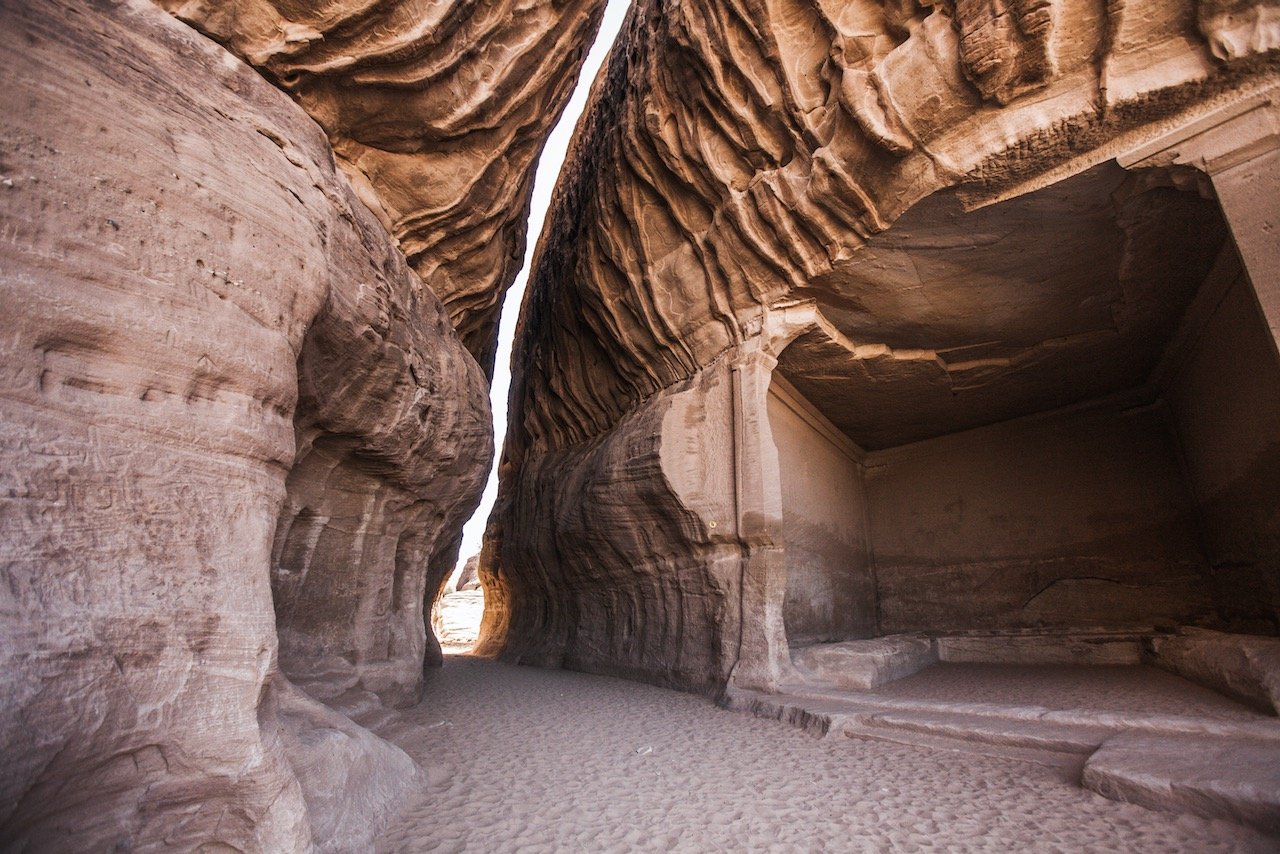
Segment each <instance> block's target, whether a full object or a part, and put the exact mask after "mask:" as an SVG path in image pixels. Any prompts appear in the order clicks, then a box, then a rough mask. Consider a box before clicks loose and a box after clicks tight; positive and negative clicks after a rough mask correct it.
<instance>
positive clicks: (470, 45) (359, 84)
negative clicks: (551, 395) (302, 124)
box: [157, 0, 604, 374]
mask: <svg viewBox="0 0 1280 854" xmlns="http://www.w3.org/2000/svg"><path fill="white" fill-rule="evenodd" d="M157 2H159V3H160V5H162V6H164V7H165V8H166V9H169V10H170V11H172V12H173V13H174V14H176V15H177V16H178V17H180V18H182V19H183V20H184V21H187V22H189V23H190V24H191V25H192V26H195V27H196V28H198V29H200V30H201V31H202V32H204V33H206V34H207V35H209V36H210V37H212V38H214V39H216V40H217V41H219V42H221V43H223V44H225V45H226V46H227V47H228V48H229V49H230V50H231V51H233V52H234V53H235V54H236V55H238V56H240V57H242V58H243V59H245V60H246V61H247V62H249V63H250V64H252V65H253V66H255V67H256V68H258V69H260V70H261V71H262V73H263V74H265V75H266V76H267V78H268V79H270V80H272V81H273V82H275V83H276V84H277V85H278V86H280V87H281V88H283V89H284V90H285V91H287V92H289V94H290V95H292V96H293V97H294V98H295V99H296V100H297V101H298V103H299V104H301V105H302V107H303V108H304V109H305V110H306V111H307V112H308V113H309V114H310V115H311V116H312V118H314V119H315V120H316V121H317V122H319V123H320V126H321V127H323V128H324V129H325V132H326V133H327V134H328V135H329V140H330V142H331V143H332V144H333V149H334V152H335V154H336V155H337V158H338V163H339V165H340V166H341V168H342V170H343V171H344V172H345V173H346V174H347V176H348V177H349V178H350V179H351V182H352V184H353V186H354V187H355V188H356V191H357V192H358V193H359V194H360V197H361V198H362V199H363V200H364V201H365V203H366V204H368V205H369V207H370V208H371V209H372V210H373V211H374V212H375V213H376V214H377V215H378V218H379V219H380V220H381V221H382V223H383V225H384V226H386V228H387V231H389V232H390V233H391V234H392V235H393V236H394V237H395V239H396V240H397V241H398V243H399V245H400V248H401V249H402V250H403V251H404V254H405V255H406V256H407V257H408V259H409V263H410V265H411V266H412V267H413V268H414V270H416V271H417V272H418V274H419V276H421V278H422V280H423V281H424V282H425V283H426V284H427V286H428V287H430V288H431V290H432V291H433V292H434V293H435V294H436V296H437V297H439V299H440V301H441V302H443V303H444V305H445V308H446V309H447V310H448V313H449V318H450V321H451V322H452V323H453V325H454V328H455V329H457V330H458V334H459V335H461V336H462V340H463V343H464V344H465V345H466V347H467V349H469V350H470V351H471V353H472V355H474V356H475V357H476V360H477V361H479V363H480V365H481V366H482V367H483V368H484V370H485V372H486V374H488V373H491V372H492V369H493V357H494V348H495V347H496V344H497V324H498V311H499V309H500V307H501V305H502V297H503V295H504V294H505V293H506V290H507V288H508V287H509V286H510V285H511V282H512V280H513V279H514V278H515V276H516V273H517V272H518V271H519V269H520V265H521V261H522V259H523V257H524V242H525V233H524V231H525V222H526V220H527V219H528V216H529V196H530V193H531V192H532V190H533V172H534V167H535V165H536V163H535V161H536V160H537V157H538V154H539V153H540V152H541V150H542V145H543V142H544V141H545V140H546V137H547V134H548V133H550V131H551V128H552V126H553V125H554V124H555V122H556V120H557V119H558V118H559V116H560V113H561V111H562V110H563V109H564V105H565V102H566V101H567V100H568V98H569V95H570V93H571V92H572V90H573V84H574V80H575V79H576V77H577V73H578V69H579V68H580V67H581V65H582V60H583V58H584V56H585V52H586V50H587V47H588V46H589V45H590V43H591V39H592V38H593V36H594V34H595V30H596V27H597V26H598V25H599V21H600V14H601V12H602V11H603V9H604V3H603V2H601V0H569V2H557V3H550V2H546V0H502V1H501V2H481V0H454V2H449V3H436V2H423V0H378V2H372V3H350V2H346V0H329V2H323V3H314V4H297V3H289V2H285V0H235V2H231V3H224V2H207V0H157Z"/></svg>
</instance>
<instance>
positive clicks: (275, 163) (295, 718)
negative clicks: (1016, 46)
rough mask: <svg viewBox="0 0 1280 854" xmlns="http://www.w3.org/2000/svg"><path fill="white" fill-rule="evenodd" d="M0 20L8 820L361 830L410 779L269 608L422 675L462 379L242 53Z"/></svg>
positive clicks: (343, 663)
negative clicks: (337, 702)
mask: <svg viewBox="0 0 1280 854" xmlns="http://www.w3.org/2000/svg"><path fill="white" fill-rule="evenodd" d="M0 15H2V18H3V23H2V25H0V57H3V63H4V65H5V67H6V69H7V73H6V85H5V87H4V89H3V92H2V93H0V100H2V102H3V103H2V108H3V111H4V113H5V115H6V116H7V117H8V119H7V120H6V122H5V124H4V128H3V132H2V136H0V173H3V179H2V181H0V185H2V186H0V223H2V226H0V231H2V232H3V233H4V234H5V240H4V241H3V246H2V247H0V290H2V292H3V298H2V299H0V301H2V302H3V304H4V306H5V308H6V315H5V318H4V319H3V321H0V326H2V328H3V329H4V335H3V336H0V337H2V338H3V344H2V345H0V346H2V347H3V351H4V358H3V363H4V365H5V368H4V370H3V371H2V372H0V421H2V422H3V430H0V456H2V457H3V460H4V463H5V464H4V466H3V470H4V472H5V475H4V481H5V487H4V490H3V492H0V494H2V495H4V499H3V503H2V504H0V507H2V508H3V509H2V510H0V531H2V532H3V536H2V537H0V542H2V543H3V546H0V554H2V555H3V559H2V560H0V565H2V566H3V572H4V577H5V584H4V589H5V590H6V591H8V592H7V594H6V597H5V598H4V600H3V604H2V605H0V637H3V639H4V643H3V646H2V647H0V649H2V657H3V662H2V663H0V672H2V673H3V690H0V696H3V700H2V701H0V703H2V704H3V714H2V715H0V721H2V722H3V723H2V724H0V749H3V751H4V754H5V756H6V761H5V767H4V771H3V773H0V838H3V839H4V840H5V841H6V842H8V843H11V844H14V845H17V846H18V847H29V848H31V849H33V850H114V849H116V848H130V849H132V848H149V847H162V846H163V847H173V848H180V849H185V848H197V847H202V846H226V847H231V848H235V849H238V850H269V851H291V850H307V849H308V848H309V847H310V846H312V845H313V844H314V845H316V846H318V847H320V848H322V849H326V850H352V849H354V848H359V847H362V846H364V845H367V844H368V841H369V839H370V838H371V836H372V835H374V834H376V833H377V831H378V828H379V827H380V826H381V825H382V824H383V823H384V822H385V820H386V819H387V818H388V817H389V816H390V815H391V814H392V813H393V812H394V811H395V810H396V809H397V808H398V807H399V806H400V804H401V803H402V802H403V799H404V797H405V796H406V794H408V793H409V792H411V791H413V790H414V789H416V788H420V786H421V785H422V772H421V770H420V769H418V768H417V766H416V765H415V764H414V762H413V761H412V760H410V759H409V758H408V757H407V756H406V755H405V754H404V753H403V752H401V751H400V750H399V749H398V748H395V747H392V746H391V745H389V744H387V743H386V742H383V741H381V740H380V739H378V738H376V737H374V736H373V735H372V734H371V733H369V732H367V731H365V730H363V729H362V728H361V727H359V726H357V725H355V724H354V723H352V722H351V721H349V720H347V719H346V718H344V717H343V716H342V715H339V714H337V713H336V712H334V711H333V710H331V709H328V708H326V707H324V706H322V705H320V704H319V703H317V702H315V700H313V699H311V698H309V697H307V696H306V695H304V694H302V693H301V692H300V691H299V690H298V689H297V688H295V687H293V686H292V685H290V684H289V682H288V681H287V680H286V679H285V678H284V677H283V676H282V675H281V674H280V671H279V667H278V665H277V626H279V630H280V635H281V637H283V639H284V642H283V644H281V645H280V649H281V656H280V657H281V658H282V659H284V660H286V662H288V661H292V662H293V663H294V664H293V665H292V666H291V667H290V668H286V669H296V672H297V673H298V675H299V677H300V678H303V679H309V678H312V677H314V678H315V681H312V682H309V683H308V685H307V687H308V688H309V689H311V690H313V691H314V692H315V693H317V694H321V695H324V696H327V695H328V694H333V693H339V692H353V691H354V692H357V694H358V693H359V692H371V694H369V695H368V696H372V694H377V695H379V696H381V697H383V698H384V699H386V700H387V701H389V702H393V703H398V702H405V701H411V700H413V699H414V698H416V696H417V693H418V690H419V688H420V685H421V680H422V667H423V663H424V658H425V659H426V661H427V663H430V662H431V660H432V655H431V654H430V650H429V647H430V645H431V641H430V640H429V636H428V635H427V633H426V629H425V625H424V619H423V613H422V609H423V602H424V599H425V597H426V596H427V595H428V593H427V590H428V588H429V587H431V585H433V584H434V585H437V586H438V583H439V582H440V580H441V579H442V578H443V576H444V574H445V573H446V572H447V570H448V568H450V567H451V566H452V564H453V561H454V559H455V556H456V552H457V538H458V536H459V528H460V525H461V520H462V519H463V518H464V517H465V516H466V515H467V514H468V513H469V512H470V508H471V507H473V506H474V504H475V502H476V501H477V500H478V498H479V490H480V488H481V486H482V484H483V479H484V476H485V472H486V469H487V463H488V460H489V457H490V455H491V453H492V445H491V438H490V435H489V429H490V428H489V423H490V422H489V412H488V402H487V396H486V392H487V389H486V383H485V379H484V375H483V372H482V371H481V369H480V368H479V366H478V365H477V364H476V362H475V361H474V359H473V358H472V357H471V355H470V354H469V353H468V352H467V350H466V349H465V347H464V345H463V342H462V340H461V339H460V337H459V336H458V334H457V333H456V332H455V331H454V329H453V328H452V325H451V324H450V322H449V318H448V314H447V313H446V311H445V309H444V308H443V306H442V305H441V303H440V301H439V300H438V299H437V298H436V296H435V295H434V294H433V293H432V292H431V290H430V289H429V288H428V287H426V286H425V285H424V284H423V283H422V281H421V280H420V279H419V277H418V276H417V275H416V274H415V273H414V272H413V271H412V270H411V269H410V267H409V265H408V264H407V262H406V260H405V258H404V255H403V254H402V253H401V251H400V250H399V249H398V248H397V246H396V245H395V242H394V241H393V240H392V239H391V238H390V237H389V236H388V234H387V233H386V231H385V229H384V228H383V226H382V224H381V223H379V222H378V220H377V218H376V217H375V216H374V215H373V214H371V213H370V212H369V211H368V210H367V209H366V208H365V206H364V204H363V203H362V202H361V201H360V200H359V199H358V198H357V196H356V194H355V193H353V192H352V191H351V189H350V187H349V186H348V184H347V180H346V178H345V177H343V175H342V174H341V173H340V172H339V171H338V170H337V169H336V168H335V164H334V159H333V154H332V150H331V147H330V145H329V142H328V140H327V139H326V138H325V135H324V133H323V132H322V131H321V130H320V128H318V127H317V126H316V125H315V123H314V122H313V121H312V120H311V119H310V118H308V117H307V116H306V114H305V113H304V112H303V111H302V110H301V109H299V108H298V106H297V105H296V104H294V103H293V102H292V101H291V100H290V99H289V98H288V97H286V96H285V95H284V94H282V93H281V92H279V91H278V90H277V89H276V88H274V87H273V86H271V85H270V84H269V83H268V82H267V81H266V80H264V79H263V78H262V77H261V76H260V75H259V74H258V73H257V72H255V71H254V70H253V69H251V68H249V67H248V66H246V65H245V64H243V63H242V62H240V61H239V60H238V59H236V58H235V57H233V56H232V55H230V54H229V53H227V52H226V51H225V50H224V49H223V48H221V47H219V46H217V45H216V44H214V43H213V42H210V41H209V40H207V39H206V38H204V37H203V36H201V35H199V34H197V33H195V32H194V31H193V30H191V29H190V28H189V27H187V26H186V25H184V24H182V23H180V22H178V21H177V20H175V19H174V18H172V17H171V16H169V15H166V14H164V13H163V12H162V11H161V10H159V9H157V8H155V6H153V5H152V4H150V3H141V2H127V3H119V4H105V5H104V4H99V5H96V6H87V5H84V4H81V3H77V2H59V1H58V0H48V2H41V3H37V4H24V3H6V4H4V5H3V7H0ZM454 47H455V49H457V50H460V51H463V50H465V48H464V46H463V45H461V44H457V45H455V46H454ZM273 542H274V549H273ZM273 588H274V590H273ZM334 662H337V664H336V665H335V664H334ZM317 674H319V675H317Z"/></svg>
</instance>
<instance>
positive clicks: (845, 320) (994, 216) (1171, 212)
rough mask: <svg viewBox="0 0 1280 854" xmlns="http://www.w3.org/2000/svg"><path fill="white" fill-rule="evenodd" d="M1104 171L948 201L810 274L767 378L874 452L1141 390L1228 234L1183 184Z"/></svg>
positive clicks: (933, 201) (934, 199) (1207, 204)
mask: <svg viewBox="0 0 1280 854" xmlns="http://www.w3.org/2000/svg"><path fill="white" fill-rule="evenodd" d="M1174 177H1182V176H1168V175H1161V174H1154V173H1153V174H1136V175H1135V174H1133V173H1128V172H1125V171H1124V170H1122V169H1120V168H1119V167H1118V166H1116V165H1115V164H1114V163H1106V164H1103V165H1101V166H1098V167H1095V168H1093V169H1091V170H1089V171H1087V172H1084V173H1082V174H1080V175H1077V176H1075V177H1073V178H1071V179H1068V180H1066V181H1063V182H1061V183H1059V184H1056V185H1054V186H1052V187H1048V188H1045V189H1043V190H1040V191H1038V192H1035V193H1031V194H1028V195H1026V196H1022V197H1019V198H1016V199H1012V200H1010V201H1007V202H1004V203H1001V204H998V205H993V206H991V207H988V208H982V209H979V210H977V211H972V212H965V211H964V210H962V208H961V207H960V204H959V202H958V200H957V199H956V197H955V195H954V193H952V192H950V191H943V192H940V193H937V194H934V195H933V196H931V197H929V198H927V199H925V200H924V201H922V202H921V203H920V204H918V205H916V206H915V207H914V208H913V209H912V210H910V211H909V212H907V213H906V214H905V215H904V216H903V217H902V218H901V219H900V220H899V221H898V222H897V223H896V224H895V225H894V227H893V228H892V229H891V230H890V231H889V232H887V233H885V234H883V235H881V236H879V237H877V238H874V239H872V240H871V241H870V242H869V243H868V244H867V246H866V247H865V249H863V250H862V251H860V252H859V253H858V254H857V255H855V256H854V258H852V259H851V260H850V262H849V263H847V264H846V265H844V266H842V267H840V268H838V269H837V270H835V271H834V272H833V273H831V274H830V275H828V276H825V277H823V278H822V279H821V280H816V281H815V282H813V283H812V286H811V287H810V288H809V289H808V290H807V293H806V294H805V295H806V296H809V297H812V298H814V299H815V300H816V301H817V303H818V305H819V307H820V308H821V310H822V313H823V315H824V316H825V317H826V318H827V320H829V321H830V323H831V325H832V327H834V330H835V334H834V335H833V334H831V330H828V331H823V330H814V331H811V332H809V333H807V334H805V335H803V336H801V337H800V338H799V339H797V341H796V342H795V343H794V344H793V345H792V346H790V347H789V348H787V350H786V351H784V352H783V354H782V357H781V358H780V360H779V370H780V371H781V372H782V373H783V375H784V376H786V377H787V378H788V379H790V380H791V382H792V383H793V384H794V385H795V386H796V387H797V388H798V389H799V390H800V391H801V392H802V393H803V394H804V395H805V396H806V397H808V398H809V399H810V400H811V401H813V403H814V404H815V405H817V406H818V407H819V408H820V409H821V410H822V411H823V412H824V414H826V415H827V417H829V418H830V419H831V420H832V421H833V422H834V423H835V424H836V425H837V426H839V427H840V428H841V429H842V430H844V431H845V432H846V433H847V434H848V435H849V436H850V438H852V439H853V440H854V441H855V442H857V443H858V444H859V445H861V446H863V447H864V448H867V449H868V450H875V449H880V448H885V447H891V446H895V445H900V444H905V443H908V442H914V441H919V440H922V439H927V438H931V437H933V436H939V435H943V434H946V433H950V432H954V431H957V430H963V429H968V428H971V427H976V426H980V425H983V424H989V423H993V422H996V421H1001V420H1004V419H1007V418H1011V417H1016V416H1018V415H1023V414H1028V413H1032V412H1039V411H1044V410H1047V409H1054V408H1057V407H1060V406H1065V405H1068V404H1071V403H1074V402H1077V401H1081V400H1087V399H1090V398H1093V397H1099V396H1102V395H1106V394H1110V393H1113V392H1117V391H1121V390H1124V389H1127V388H1131V387H1134V386H1137V385H1139V384H1141V383H1142V382H1143V380H1145V379H1146V377H1147V376H1148V375H1149V374H1150V372H1151V369H1152V368H1153V367H1154V366H1155V364H1156V362H1157V361H1158V359H1159V358H1160V355H1161V353H1162V351H1163V349H1164V347H1165V346H1166V344H1167V342H1168V341H1169V339H1170V337H1171V335H1172V332H1173V330H1174V329H1175V328H1176V326H1177V323H1178V320H1179V318H1180V317H1181V316H1182V314H1183V312H1184V311H1185V310H1186V308H1187V305H1188V304H1189V303H1190V301H1191V299H1192V297H1193V296H1194V294H1195V292H1196V289H1197V288H1198V286H1199V285H1200V283H1201V282H1202V281H1203V280H1204V278H1205V276H1206V275H1207V273H1208V271H1209V269H1210V267H1211V266H1212V265H1213V263H1214V260H1215V259H1216V257H1217V255H1218V253H1219V251H1220V250H1221V249H1222V246H1223V243H1224V241H1225V239H1226V234H1227V230H1226V226H1225V224H1224V223H1223V221H1222V218H1221V215H1220V213H1219V211H1218V207H1217V203H1216V201H1214V200H1212V199H1206V198H1203V197H1202V196H1201V194H1200V193H1199V192H1197V191H1196V184H1195V182H1186V181H1183V180H1178V181H1177V182H1176V183H1177V184H1179V185H1181V186H1183V187H1184V188H1185V189H1178V188H1177V187H1175V186H1174V183H1175V181H1174V180H1173V178H1174Z"/></svg>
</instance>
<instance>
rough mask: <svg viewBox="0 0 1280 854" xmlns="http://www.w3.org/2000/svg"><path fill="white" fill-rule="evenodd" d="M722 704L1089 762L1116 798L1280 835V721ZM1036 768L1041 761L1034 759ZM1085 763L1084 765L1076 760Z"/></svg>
mask: <svg viewBox="0 0 1280 854" xmlns="http://www.w3.org/2000/svg"><path fill="white" fill-rule="evenodd" d="M722 705H723V706H725V707H726V708H728V709H730V710H733V711H742V712H750V713H752V714H754V715H756V716H757V717H762V718H769V719H772V720H778V721H782V722H784V723H789V724H791V725H792V726H796V727H799V728H800V729H803V730H805V731H807V732H810V733H813V734H814V735H818V736H828V735H833V734H838V735H844V736H847V737H850V738H875V739H880V740H888V741H896V742H900V743H905V744H912V745H916V746H922V747H931V748H942V749H952V750H956V749H959V750H969V751H972V752H975V753H990V752H991V748H995V749H998V751H999V752H1000V753H1001V754H1003V755H1009V753H1008V752H1009V751H1010V750H1012V751H1022V752H1024V753H1023V754H1022V756H1021V758H1032V759H1033V757H1034V755H1035V754H1037V753H1039V754H1042V755H1046V756H1047V755H1050V754H1052V755H1055V756H1057V757H1063V756H1067V757H1068V758H1069V757H1070V756H1071V755H1074V756H1077V757H1085V756H1087V757H1088V759H1087V760H1086V761H1085V763H1084V766H1083V773H1082V785H1084V786H1085V787H1086V788H1088V789H1090V790H1092V791H1095V792H1097V793H1098V794H1100V795H1103V796H1104V797H1107V798H1111V799H1112V800H1118V801H1125V802H1128V803H1135V804H1139V805H1141V806H1145V807H1148V808H1150V809H1159V810H1165V811H1169V812H1184V813H1193V814H1195V815H1199V816H1203V817H1206V818H1221V819H1227V820H1229V821H1235V822H1239V823H1242V824H1247V825H1250V826H1252V827H1255V828H1257V829H1259V830H1261V831H1263V832H1264V833H1273V834H1280V722H1278V721H1276V720H1274V719H1260V720H1258V721H1218V720H1208V719H1202V718H1193V717H1187V716H1179V715H1159V714H1128V713H1126V714H1119V713H1106V712H1100V713H1089V712H1083V711H1051V710H1048V709H1039V708H1034V707H1014V706H1005V707H1002V706H996V705H976V704H975V705H965V704H959V703H956V704H947V703H921V702H912V701H902V700H894V699H891V698H876V699H872V698H870V697H869V696H868V695H861V696H856V695H846V696H844V697H836V696H830V695H822V694H808V695H799V694H763V693H759V692H754V691H742V690H731V691H730V692H729V693H727V694H726V696H725V697H724V698H723V700H722ZM1033 761H1034V759H1033ZM1076 761H1079V760H1076Z"/></svg>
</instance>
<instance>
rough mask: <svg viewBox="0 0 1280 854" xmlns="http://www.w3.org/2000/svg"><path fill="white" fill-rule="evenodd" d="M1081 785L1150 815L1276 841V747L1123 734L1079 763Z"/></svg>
mask: <svg viewBox="0 0 1280 854" xmlns="http://www.w3.org/2000/svg"><path fill="white" fill-rule="evenodd" d="M1082 785H1083V786H1084V787H1085V788H1086V789H1091V790H1092V791H1095V792H1097V793H1098V794H1100V795H1103V796H1104V797H1107V798H1111V799H1112V800H1115V801H1125V802H1127V803H1133V804H1139V805H1141V806H1144V807H1147V808H1149V809H1158V810H1165V811H1169V812H1186V813H1193V814H1195V815H1199V816H1204V817H1206V818H1225V819H1228V820H1230V821H1236V822H1240V823H1242V824H1247V825H1250V826H1252V827H1255V828H1257V829H1259V830H1261V831H1263V832H1264V833H1272V834H1280V743H1276V742H1269V743H1268V742H1259V741H1256V740H1241V739H1228V738H1210V737H1203V736H1198V737H1197V736H1169V735H1154V734H1150V733H1137V732H1125V733H1121V734H1119V735H1116V736H1113V737H1112V738H1110V739H1108V740H1107V741H1106V742H1105V743H1104V744H1103V745H1102V747H1100V748H1099V749H1098V750H1097V751H1096V752H1095V753H1094V754H1093V756H1091V757H1090V758H1089V760H1088V762H1086V763H1085V767H1084V774H1083V779H1082Z"/></svg>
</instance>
